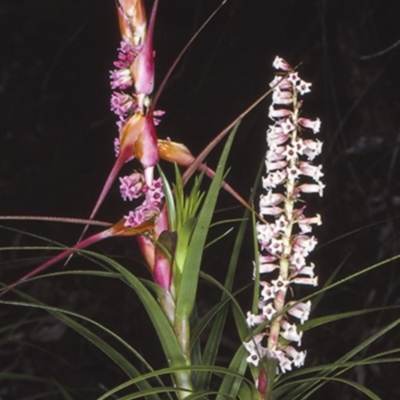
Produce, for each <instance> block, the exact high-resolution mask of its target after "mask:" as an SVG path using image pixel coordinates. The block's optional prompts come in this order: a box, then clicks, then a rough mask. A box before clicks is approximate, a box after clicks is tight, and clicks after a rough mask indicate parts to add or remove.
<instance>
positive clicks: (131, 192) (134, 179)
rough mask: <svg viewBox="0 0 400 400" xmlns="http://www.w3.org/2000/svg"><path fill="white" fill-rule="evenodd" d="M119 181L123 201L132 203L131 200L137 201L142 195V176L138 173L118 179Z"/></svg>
mask: <svg viewBox="0 0 400 400" xmlns="http://www.w3.org/2000/svg"><path fill="white" fill-rule="evenodd" d="M119 181H120V183H121V185H120V187H119V189H120V191H121V196H122V198H123V199H124V200H125V201H126V200H130V201H132V200H133V199H137V198H138V197H140V196H141V195H142V193H143V192H142V190H143V186H144V177H143V174H141V173H139V172H134V173H133V174H130V175H129V176H124V177H122V178H119Z"/></svg>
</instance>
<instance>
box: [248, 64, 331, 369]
mask: <svg viewBox="0 0 400 400" xmlns="http://www.w3.org/2000/svg"><path fill="white" fill-rule="evenodd" d="M273 67H274V68H275V69H276V70H278V72H277V74H276V76H275V77H274V79H273V80H272V82H271V83H270V87H271V88H272V90H273V93H272V105H271V106H270V108H269V114H268V116H269V118H270V119H271V120H272V121H273V124H272V125H270V126H269V129H268V131H267V145H268V151H267V153H266V158H265V165H266V171H267V175H266V177H265V178H263V179H262V185H263V188H264V190H265V193H264V194H263V195H261V198H260V214H261V215H262V216H263V217H264V219H265V220H266V221H267V223H258V225H257V239H258V242H259V245H260V254H259V260H258V261H259V262H258V265H259V273H260V276H261V279H260V285H261V290H260V300H259V304H258V308H259V313H258V314H253V313H251V312H248V313H247V324H248V326H249V327H253V326H258V325H261V324H265V325H266V326H267V331H265V332H261V333H257V334H255V335H254V336H253V338H252V339H251V340H250V341H249V342H245V343H244V346H245V348H246V349H247V351H248V352H249V353H250V355H249V356H248V358H247V361H248V362H249V363H251V364H253V365H254V366H256V367H257V366H258V365H259V363H260V360H262V359H263V358H275V359H277V360H278V364H279V367H280V370H281V371H282V372H283V373H284V372H286V371H290V370H291V369H292V366H293V365H294V366H296V367H300V366H302V365H303V364H304V360H305V356H306V352H305V351H300V350H299V346H300V345H301V339H302V331H301V330H300V329H299V327H298V323H299V322H300V324H303V323H304V322H305V321H307V320H308V318H309V314H310V309H311V302H310V301H307V302H306V303H302V302H296V301H294V300H291V301H288V300H287V297H288V296H287V294H291V293H292V291H291V290H289V288H290V287H291V285H293V284H301V285H311V286H317V284H318V280H317V276H316V275H315V273H314V264H313V263H308V262H307V257H308V256H309V254H310V253H311V252H312V251H313V249H314V248H315V246H316V244H317V239H316V238H315V237H314V236H312V226H313V225H320V224H321V217H320V216H319V215H318V214H317V215H313V216H308V215H307V212H306V199H307V196H309V194H312V193H317V194H319V196H322V192H323V189H324V187H325V186H324V184H323V183H322V182H321V177H322V176H323V173H322V171H321V165H315V164H313V161H314V159H315V158H316V157H317V156H318V155H319V154H320V153H321V149H322V143H321V142H320V141H319V140H318V139H315V134H317V133H318V132H319V130H320V125H321V122H320V120H319V119H315V120H310V119H308V118H304V117H302V116H301V106H302V100H301V97H302V96H303V95H305V94H306V93H309V92H310V91H311V83H308V82H305V81H303V80H302V79H301V78H300V77H299V75H298V73H297V72H296V71H294V69H293V68H292V67H291V66H290V64H289V63H288V62H286V61H285V60H283V59H282V58H280V57H276V58H275V60H274V62H273ZM285 310H286V312H285Z"/></svg>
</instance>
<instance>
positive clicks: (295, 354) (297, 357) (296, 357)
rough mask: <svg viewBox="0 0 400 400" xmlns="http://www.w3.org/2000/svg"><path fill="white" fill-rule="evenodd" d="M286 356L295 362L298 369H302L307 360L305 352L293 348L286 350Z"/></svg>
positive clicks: (289, 347)
mask: <svg viewBox="0 0 400 400" xmlns="http://www.w3.org/2000/svg"><path fill="white" fill-rule="evenodd" d="M285 352H286V354H287V355H288V356H289V357H290V358H291V359H292V360H293V364H294V365H295V366H296V367H302V366H303V365H304V361H305V358H306V352H305V351H297V350H296V349H295V348H294V347H293V346H287V347H286V349H285Z"/></svg>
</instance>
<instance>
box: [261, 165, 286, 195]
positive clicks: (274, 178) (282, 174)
mask: <svg viewBox="0 0 400 400" xmlns="http://www.w3.org/2000/svg"><path fill="white" fill-rule="evenodd" d="M286 177H287V172H286V171H285V170H284V169H283V170H278V171H276V172H271V173H269V174H268V176H267V177H266V178H263V179H262V183H263V188H264V189H267V190H268V189H269V188H275V187H276V186H277V185H280V184H281V183H282V182H283V181H284V180H285V179H286Z"/></svg>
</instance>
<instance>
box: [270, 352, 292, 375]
mask: <svg viewBox="0 0 400 400" xmlns="http://www.w3.org/2000/svg"><path fill="white" fill-rule="evenodd" d="M267 357H268V358H275V359H277V360H278V362H279V367H280V369H281V371H282V373H283V374H284V373H285V372H286V371H291V370H292V361H291V360H289V358H288V357H287V356H286V354H285V353H284V352H283V351H282V350H278V349H277V348H274V349H272V350H267Z"/></svg>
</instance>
